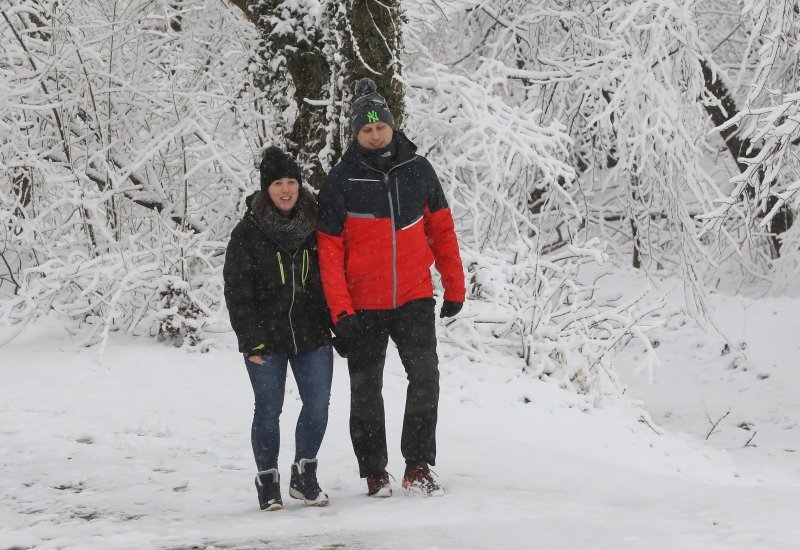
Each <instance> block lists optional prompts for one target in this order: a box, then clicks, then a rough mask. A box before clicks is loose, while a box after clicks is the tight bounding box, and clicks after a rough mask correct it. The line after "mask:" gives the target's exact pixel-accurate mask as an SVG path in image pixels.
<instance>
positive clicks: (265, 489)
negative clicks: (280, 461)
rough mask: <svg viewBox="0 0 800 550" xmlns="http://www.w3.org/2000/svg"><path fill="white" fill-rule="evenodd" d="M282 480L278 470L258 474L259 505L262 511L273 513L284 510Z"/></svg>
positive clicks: (273, 469)
mask: <svg viewBox="0 0 800 550" xmlns="http://www.w3.org/2000/svg"><path fill="white" fill-rule="evenodd" d="M280 480H281V476H280V474H278V470H277V468H272V469H271V470H265V471H263V472H258V474H257V475H256V490H257V491H258V505H259V507H260V508H261V509H262V510H267V511H268V512H272V511H275V510H280V509H281V508H283V500H281V485H280Z"/></svg>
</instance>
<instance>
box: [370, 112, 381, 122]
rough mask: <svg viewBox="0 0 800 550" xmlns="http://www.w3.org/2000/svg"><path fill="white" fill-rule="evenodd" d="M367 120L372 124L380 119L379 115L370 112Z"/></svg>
mask: <svg viewBox="0 0 800 550" xmlns="http://www.w3.org/2000/svg"><path fill="white" fill-rule="evenodd" d="M367 120H368V121H370V122H378V121H379V120H380V119H379V118H378V113H376V112H375V111H370V112H368V113H367Z"/></svg>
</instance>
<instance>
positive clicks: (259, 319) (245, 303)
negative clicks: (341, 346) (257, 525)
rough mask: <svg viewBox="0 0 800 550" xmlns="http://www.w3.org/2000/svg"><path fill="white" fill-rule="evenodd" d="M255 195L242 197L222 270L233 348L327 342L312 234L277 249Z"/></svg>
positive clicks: (296, 349) (272, 350) (271, 350)
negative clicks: (242, 206) (256, 206)
mask: <svg viewBox="0 0 800 550" xmlns="http://www.w3.org/2000/svg"><path fill="white" fill-rule="evenodd" d="M256 195H257V193H254V194H253V195H250V196H249V197H248V198H247V207H248V208H247V212H246V213H245V215H244V218H243V219H242V220H241V221H240V222H239V223H238V224H237V225H236V227H235V228H234V229H233V232H232V234H231V239H230V242H229V243H228V248H227V252H226V255H225V267H224V269H223V278H224V280H225V302H226V303H227V306H228V313H229V315H230V319H231V326H232V327H233V330H234V332H236V336H237V338H238V340H239V351H241V352H242V353H244V354H251V353H252V354H262V355H289V354H295V353H305V352H308V351H312V350H314V349H316V348H318V347H320V346H322V345H325V344H328V343H330V326H331V321H330V316H329V313H328V308H327V305H326V304H325V298H324V295H323V293H322V283H321V281H320V275H319V263H318V260H317V241H316V236H315V234H314V233H313V232H312V233H311V234H310V235H309V236H308V238H307V239H306V240H305V242H304V243H303V245H302V246H301V247H300V248H299V249H297V250H286V249H285V248H283V247H282V246H281V245H280V244H278V243H277V242H275V241H274V240H273V239H272V238H270V237H269V236H268V235H267V233H266V232H265V231H264V229H263V224H262V222H260V221H259V216H258V214H257V213H256V212H254V211H253V199H254V197H255V196H256ZM259 346H263V347H262V348H259ZM257 348H258V349H257Z"/></svg>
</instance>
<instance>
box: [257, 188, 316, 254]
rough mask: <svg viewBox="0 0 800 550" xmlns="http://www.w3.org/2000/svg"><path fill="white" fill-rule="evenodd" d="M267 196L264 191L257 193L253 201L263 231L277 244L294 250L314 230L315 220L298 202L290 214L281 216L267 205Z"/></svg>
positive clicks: (301, 244)
mask: <svg viewBox="0 0 800 550" xmlns="http://www.w3.org/2000/svg"><path fill="white" fill-rule="evenodd" d="M264 199H266V200H267V201H268V200H269V198H267V197H264V193H259V195H258V196H257V197H256V201H255V205H254V206H255V208H254V210H255V212H256V215H257V216H258V220H259V222H261V224H262V226H263V227H264V231H266V232H267V234H268V235H269V236H270V237H271V238H272V239H274V240H275V242H277V243H278V244H279V245H281V246H282V247H283V248H285V249H286V250H288V251H294V250H297V249H299V248H300V247H301V246H303V243H304V242H306V239H307V238H308V236H309V235H310V234H311V233H313V232H314V229H315V226H316V220H314V219H313V218H312V216H309V215H308V214H307V213H306V212H305V210H303V208H301V206H300V204H299V203H298V204H297V206H295V207H294V209H293V210H292V213H291V215H289V216H282V215H281V214H279V213H278V211H277V210H276V209H275V208H273V207H272V206H271V205H267V204H266V201H265V200H264Z"/></svg>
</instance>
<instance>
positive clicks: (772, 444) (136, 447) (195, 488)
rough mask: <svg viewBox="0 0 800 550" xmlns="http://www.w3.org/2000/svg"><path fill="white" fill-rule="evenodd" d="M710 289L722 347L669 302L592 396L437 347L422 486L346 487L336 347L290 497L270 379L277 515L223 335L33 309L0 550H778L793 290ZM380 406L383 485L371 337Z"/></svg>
mask: <svg viewBox="0 0 800 550" xmlns="http://www.w3.org/2000/svg"><path fill="white" fill-rule="evenodd" d="M712 302H713V305H714V306H715V314H714V318H715V320H716V321H717V322H718V324H719V328H720V330H721V332H722V334H724V335H725V338H727V340H728V341H729V347H730V346H732V348H731V349H732V351H730V352H729V351H727V350H725V351H723V348H724V346H725V344H726V340H725V338H723V336H721V335H720V334H719V333H714V332H711V331H703V330H701V329H700V328H699V327H698V326H697V324H696V323H694V322H693V321H692V320H691V319H690V318H689V317H688V316H685V315H682V314H680V311H679V308H677V306H676V308H675V309H674V310H673V311H669V312H665V317H666V323H665V325H664V326H663V327H662V328H660V329H658V330H656V331H653V332H652V333H651V334H650V337H651V339H652V340H656V341H658V348H657V351H658V353H659V356H660V359H661V365H660V366H659V367H657V368H656V369H655V371H654V372H653V373H652V383H651V380H650V378H651V375H650V373H649V372H647V371H646V370H644V369H640V368H638V366H639V365H641V364H642V363H643V359H642V354H643V353H644V351H643V350H642V349H638V348H637V347H636V345H632V346H630V347H629V348H628V349H627V350H626V351H624V352H622V353H621V354H620V355H619V356H618V358H617V364H618V370H619V373H620V376H621V379H622V381H623V383H625V384H627V385H628V389H627V391H626V392H625V394H624V395H623V396H622V397H620V398H608V399H605V400H603V401H602V403H601V405H600V406H598V407H595V406H592V405H590V404H589V403H590V402H591V401H590V400H589V399H586V398H585V397H583V396H579V395H575V394H574V393H570V392H568V391H565V390H563V389H561V388H559V387H558V385H557V384H554V383H551V382H547V381H543V380H538V379H533V378H531V377H530V376H529V375H527V374H525V373H524V372H522V368H521V367H522V364H521V363H520V362H518V361H516V360H514V359H513V358H508V357H501V356H498V358H497V361H496V362H493V363H491V364H488V363H487V364H481V363H477V362H474V361H469V360H467V359H465V358H464V356H463V355H461V354H460V353H459V352H458V351H457V350H456V349H455V348H452V347H448V346H440V356H441V359H442V362H441V400H440V409H439V411H440V417H439V426H438V459H437V465H436V466H435V468H434V470H435V471H436V472H437V474H438V475H439V477H440V479H441V480H442V481H443V482H444V484H445V485H446V489H447V494H446V495H445V496H444V497H442V498H421V497H410V496H403V495H399V494H397V493H399V492H400V491H399V490H397V491H396V496H395V497H393V498H390V499H370V498H367V497H366V496H365V491H366V486H365V484H364V481H363V480H361V479H359V477H358V472H357V467H356V462H355V458H354V457H353V452H352V447H351V445H350V439H349V435H348V418H347V417H348V411H349V390H348V376H347V367H346V364H345V361H344V360H343V359H340V358H338V357H337V359H336V364H335V373H334V385H333V395H332V399H331V414H330V422H329V425H328V431H327V435H326V438H325V441H324V443H323V447H322V449H321V451H320V454H319V460H320V466H319V479H320V483H321V485H322V487H323V488H324V489H325V490H326V491H327V492H328V494H329V495H330V497H331V504H330V506H328V507H326V508H310V507H305V506H303V505H302V503H300V502H299V501H294V500H292V499H290V498H289V496H288V478H289V467H290V462H291V459H292V456H293V452H292V451H293V430H294V422H295V420H296V418H297V414H298V411H299V408H300V401H299V396H298V393H297V390H296V387H295V386H294V382H293V380H291V377H290V382H289V384H287V388H289V389H288V392H289V393H288V395H287V398H286V403H285V406H284V412H283V416H282V425H281V428H282V447H281V459H280V464H281V466H280V468H281V472H282V475H283V478H282V485H283V496H284V501H285V504H286V508H285V509H284V510H281V511H278V512H261V511H259V510H258V506H257V499H256V495H255V489H254V487H253V476H254V474H255V465H254V463H253V458H252V452H251V448H250V421H251V415H252V401H253V399H252V391H251V389H250V385H249V381H248V379H247V374H246V371H245V368H244V364H243V362H242V359H241V356H240V355H239V354H238V353H237V352H236V349H235V343H234V338H233V335H232V334H230V333H228V334H219V335H217V346H216V348H215V349H213V350H212V351H211V352H209V353H205V354H200V353H187V352H185V351H183V350H181V349H174V348H171V347H167V346H165V345H163V344H158V343H156V342H155V341H154V340H151V339H145V338H134V337H126V336H120V335H112V336H111V338H110V340H109V342H108V345H107V346H106V347H105V349H104V351H103V356H102V359H100V358H99V353H98V349H97V348H89V349H80V350H76V349H75V347H74V346H73V344H72V343H71V341H70V339H69V337H68V335H67V334H66V333H65V331H64V329H63V327H61V326H60V325H59V323H58V321H56V320H54V319H51V320H48V321H47V322H40V323H39V324H38V325H36V326H34V327H32V328H30V329H28V330H27V331H26V332H24V333H23V334H22V335H21V336H19V337H18V338H16V339H15V340H13V341H12V342H11V343H10V344H8V345H6V346H4V347H3V348H2V349H0V380H2V383H0V442H2V444H1V445H0V494H2V499H1V500H0V548H2V549H10V548H14V549H16V548H42V549H51V548H52V549H55V548H59V549H60V548H81V549H83V548H87V549H89V548H92V549H110V548H125V549H127V548H131V549H140V548H154V549H160V548H176V549H189V548H208V549H211V548H226V549H228V548H238V549H247V548H270V549H282V548H316V549H333V548H355V549H364V548H370V549H371V548H379V549H382V548H385V549H395V548H397V549H399V548H403V549H405V548H414V549H416V548H429V549H449V548H459V549H470V548H502V549H509V548H537V549H549V548H553V549H561V548H563V549H614V550H620V549H637V550H638V549H644V548H647V549H705V550H709V549H773V548H781V549H783V548H785V549H790V548H800V522H798V521H797V518H798V514H799V513H800V428H798V421H799V420H800V399H798V398H797V395H798V387H800V369H798V366H797V365H798V363H797V357H798V348H800V339H798V337H797V335H798V333H799V332H800V317H798V315H797V310H798V307H800V300H796V299H790V298H780V299H778V298H770V299H747V298H738V297H737V298H730V297H724V296H722V295H714V296H712ZM742 343H744V344H745V345H744V346H742V345H741V344H742ZM742 347H744V350H740V348H742ZM384 398H385V401H386V409H387V430H388V436H389V451H390V462H389V471H390V472H391V473H392V474H393V475H394V477H395V485H396V487H398V489H399V481H400V479H401V477H402V472H403V460H402V456H401V455H400V449H399V446H400V445H399V437H400V428H401V422H402V409H403V404H404V398H405V374H404V372H403V369H402V366H401V364H400V361H399V359H398V357H397V354H396V352H395V351H394V350H393V349H391V350H390V353H389V357H388V360H387V365H386V372H385V387H384ZM639 399H641V400H642V401H641V402H640V401H638V400H639ZM642 410H644V411H647V412H648V413H649V414H650V416H651V418H652V420H653V421H654V422H655V424H657V427H658V428H659V431H660V430H663V431H664V433H663V435H659V434H657V433H656V431H655V430H654V429H652V428H651V427H649V426H648V424H647V423H646V422H643V421H641V419H642V418H643V415H642V412H641V411H642ZM727 411H730V413H729V414H728V415H727V416H726V417H725V418H723V419H722V420H721V421H720V422H719V424H718V425H717V428H716V429H715V430H714V433H712V434H711V435H709V436H708V438H707V439H706V436H707V434H708V433H709V432H710V431H711V424H712V422H714V421H716V420H717V419H719V418H720V417H722V416H723V415H724V414H725V413H726V412H727ZM645 417H646V416H645ZM709 419H710V420H709ZM753 434H755V436H754V437H753V439H752V440H751V441H750V442H749V443H748V440H750V438H751V436H753ZM746 444H747V446H745V445H746Z"/></svg>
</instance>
